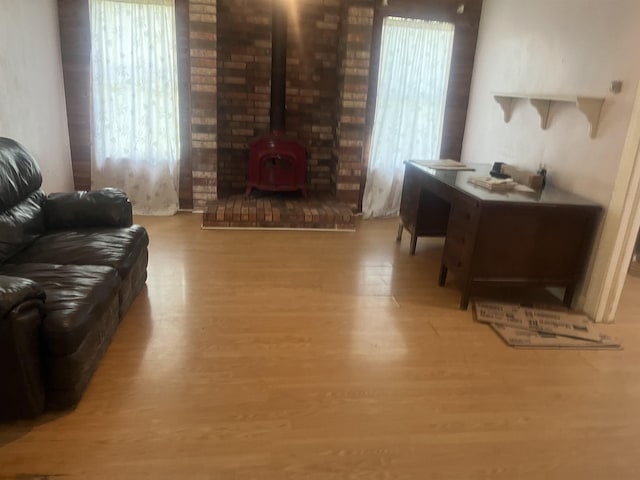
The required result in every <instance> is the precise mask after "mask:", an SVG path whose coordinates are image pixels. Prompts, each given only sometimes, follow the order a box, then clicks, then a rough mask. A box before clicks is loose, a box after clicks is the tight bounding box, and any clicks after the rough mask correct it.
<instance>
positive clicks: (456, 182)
mask: <svg viewBox="0 0 640 480" xmlns="http://www.w3.org/2000/svg"><path fill="white" fill-rule="evenodd" d="M405 163H406V164H408V165H411V166H413V167H415V168H417V169H418V170H421V171H423V172H424V173H426V174H428V175H430V176H432V177H435V178H437V179H438V180H440V181H441V182H442V183H444V184H446V185H448V186H450V187H452V188H454V189H455V190H458V191H460V192H462V193H464V194H467V195H470V196H472V197H475V198H477V199H478V200H481V201H483V202H507V203H531V204H538V205H540V204H542V205H577V206H589V207H598V208H599V207H600V205H598V204H597V203H595V202H593V201H591V200H589V199H586V198H584V197H580V196H578V195H575V194H573V193H570V192H567V191H565V190H560V189H558V188H554V187H553V186H551V185H547V186H545V187H544V188H543V189H542V190H536V191H535V192H519V191H508V192H492V191H489V190H487V189H486V188H483V187H479V186H477V185H473V184H471V183H469V178H470V177H478V176H488V175H489V171H490V170H491V165H486V164H466V165H467V166H468V167H469V168H473V169H474V170H473V171H471V170H436V169H433V168H429V167H426V166H424V165H421V164H419V163H416V162H414V161H407V162H405Z"/></svg>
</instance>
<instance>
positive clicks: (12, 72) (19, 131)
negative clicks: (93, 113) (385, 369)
mask: <svg viewBox="0 0 640 480" xmlns="http://www.w3.org/2000/svg"><path fill="white" fill-rule="evenodd" d="M0 136H3V137H11V138H14V139H15V140H17V141H19V142H20V143H22V144H23V145H24V146H25V147H26V148H27V150H29V152H31V154H33V156H34V157H35V158H36V160H37V161H38V163H39V164H40V167H41V169H42V176H43V188H44V190H45V191H46V192H54V191H65V190H72V189H73V178H72V173H71V153H70V148H69V130H68V127H67V111H66V106H65V96H64V84H63V78H62V62H61V55H60V35H59V29H58V10H57V3H56V0H37V1H35V0H0Z"/></svg>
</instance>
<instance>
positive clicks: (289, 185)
mask: <svg viewBox="0 0 640 480" xmlns="http://www.w3.org/2000/svg"><path fill="white" fill-rule="evenodd" d="M272 8H273V12H272V14H273V22H272V31H271V109H270V116H269V120H270V127H269V128H270V133H268V134H266V135H263V136H261V137H258V138H256V139H254V140H253V141H252V142H251V144H250V145H249V164H248V168H247V189H246V191H245V195H246V196H248V195H249V194H250V193H251V190H252V189H254V188H255V189H257V190H268V191H277V192H283V191H296V190H300V191H302V193H303V195H304V196H305V197H306V196H307V186H306V177H307V149H306V148H305V146H304V145H303V144H302V143H300V142H299V141H298V140H296V139H295V138H292V137H290V136H287V135H286V134H285V112H286V106H285V101H286V84H287V80H286V74H287V11H286V2H283V1H280V0H273V7H272Z"/></svg>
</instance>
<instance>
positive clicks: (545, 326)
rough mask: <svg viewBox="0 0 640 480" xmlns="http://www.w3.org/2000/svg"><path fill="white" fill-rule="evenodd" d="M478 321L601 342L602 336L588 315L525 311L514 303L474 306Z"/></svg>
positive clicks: (554, 311)
mask: <svg viewBox="0 0 640 480" xmlns="http://www.w3.org/2000/svg"><path fill="white" fill-rule="evenodd" d="M475 313H476V320H478V321H479V322H483V323H491V324H494V323H495V324H497V325H504V326H507V327H514V328H520V329H524V330H532V331H534V332H540V333H548V334H553V335H561V336H564V337H572V338H579V339H582V340H591V341H593V342H600V340H601V339H600V334H599V333H598V332H596V331H595V330H594V328H593V323H592V322H591V321H590V320H589V317H587V316H586V315H580V314H575V313H569V312H563V311H560V310H550V309H549V310H546V309H541V308H531V307H524V306H522V305H518V304H512V303H498V302H484V301H479V302H475Z"/></svg>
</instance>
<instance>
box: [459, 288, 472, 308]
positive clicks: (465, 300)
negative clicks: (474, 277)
mask: <svg viewBox="0 0 640 480" xmlns="http://www.w3.org/2000/svg"><path fill="white" fill-rule="evenodd" d="M470 293H471V292H469V290H468V289H465V290H463V291H462V297H460V310H466V309H467V308H468V307H469V296H470Z"/></svg>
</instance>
